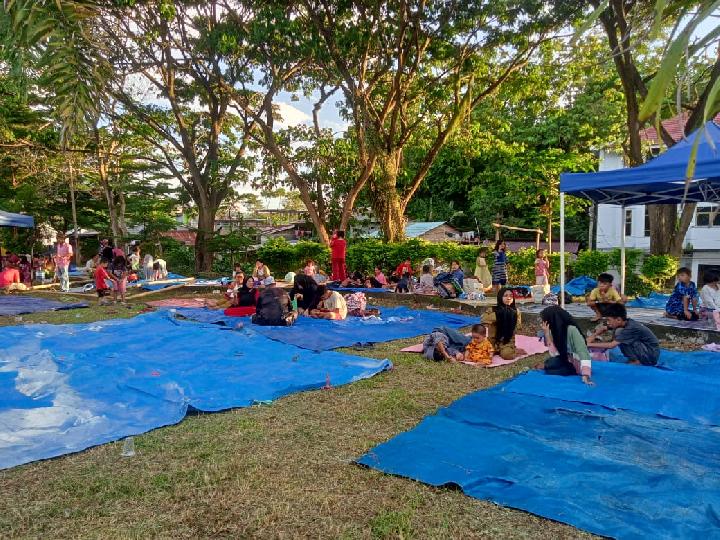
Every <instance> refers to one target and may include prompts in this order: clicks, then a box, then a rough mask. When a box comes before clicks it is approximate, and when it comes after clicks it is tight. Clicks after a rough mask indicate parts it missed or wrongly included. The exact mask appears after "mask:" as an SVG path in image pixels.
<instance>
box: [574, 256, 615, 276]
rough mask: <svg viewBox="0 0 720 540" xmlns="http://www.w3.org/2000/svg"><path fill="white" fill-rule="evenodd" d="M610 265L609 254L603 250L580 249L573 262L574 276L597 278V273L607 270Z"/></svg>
mask: <svg viewBox="0 0 720 540" xmlns="http://www.w3.org/2000/svg"><path fill="white" fill-rule="evenodd" d="M609 266H610V254H609V253H607V252H605V251H591V250H586V251H581V252H580V253H578V256H577V259H576V260H575V263H574V264H573V273H574V275H576V276H590V277H591V278H593V279H595V278H597V276H598V274H602V273H603V272H607V269H608V267H609Z"/></svg>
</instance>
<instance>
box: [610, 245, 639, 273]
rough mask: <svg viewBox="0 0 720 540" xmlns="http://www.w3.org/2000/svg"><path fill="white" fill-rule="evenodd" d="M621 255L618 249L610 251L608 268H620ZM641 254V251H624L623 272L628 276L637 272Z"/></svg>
mask: <svg viewBox="0 0 720 540" xmlns="http://www.w3.org/2000/svg"><path fill="white" fill-rule="evenodd" d="M621 253H622V252H621V250H620V249H619V248H615V249H613V250H611V251H610V266H614V267H615V268H618V269H619V268H620V259H621ZM643 253H644V252H643V250H642V249H634V248H628V249H626V250H625V271H626V272H627V273H628V274H633V273H635V272H637V270H638V267H639V266H640V262H641V261H642V258H643Z"/></svg>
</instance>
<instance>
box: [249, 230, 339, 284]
mask: <svg viewBox="0 0 720 540" xmlns="http://www.w3.org/2000/svg"><path fill="white" fill-rule="evenodd" d="M257 258H258V259H260V260H262V261H263V262H264V263H265V264H267V265H268V267H270V271H271V272H272V273H273V274H274V275H275V277H276V278H281V277H282V276H283V275H285V274H286V273H287V272H298V271H299V270H300V269H301V268H302V267H303V266H305V262H306V261H307V260H308V259H312V260H314V261H315V262H316V263H317V265H318V267H319V268H320V269H323V270H327V269H328V267H329V264H330V250H329V249H328V247H327V246H325V245H324V244H320V243H317V242H298V243H297V244H291V243H289V242H288V241H287V240H285V239H284V238H273V239H272V240H269V241H268V242H266V243H265V244H263V245H262V246H261V247H260V249H258V251H257Z"/></svg>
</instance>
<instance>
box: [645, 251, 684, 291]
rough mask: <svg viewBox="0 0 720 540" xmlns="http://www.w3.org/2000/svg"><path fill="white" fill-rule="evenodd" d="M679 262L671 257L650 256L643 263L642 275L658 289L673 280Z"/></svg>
mask: <svg viewBox="0 0 720 540" xmlns="http://www.w3.org/2000/svg"><path fill="white" fill-rule="evenodd" d="M678 264H679V261H678V259H677V258H675V257H673V256H671V255H648V256H647V257H645V259H644V260H643V263H642V269H641V273H642V276H643V277H644V278H646V279H647V280H648V281H650V282H651V283H653V284H654V285H655V286H656V287H662V285H663V283H664V282H665V281H667V280H668V279H670V278H672V277H673V276H674V275H675V272H677V269H678Z"/></svg>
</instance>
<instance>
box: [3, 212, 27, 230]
mask: <svg viewBox="0 0 720 540" xmlns="http://www.w3.org/2000/svg"><path fill="white" fill-rule="evenodd" d="M34 226H35V220H34V219H33V217H32V216H26V215H23V214H13V213H11V212H3V211H2V210H0V227H24V228H27V229H31V228H32V227H34Z"/></svg>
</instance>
